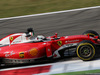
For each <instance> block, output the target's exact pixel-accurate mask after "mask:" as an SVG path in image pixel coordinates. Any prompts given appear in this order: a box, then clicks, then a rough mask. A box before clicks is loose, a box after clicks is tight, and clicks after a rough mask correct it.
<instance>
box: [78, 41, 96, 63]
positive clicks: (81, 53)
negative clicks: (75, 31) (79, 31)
mask: <svg viewBox="0 0 100 75" xmlns="http://www.w3.org/2000/svg"><path fill="white" fill-rule="evenodd" d="M76 53H77V56H78V57H79V58H80V59H82V60H83V61H89V60H92V59H93V58H94V57H95V53H96V47H95V45H94V44H93V43H92V42H91V41H88V40H84V41H82V42H80V43H79V44H78V46H77V50H76Z"/></svg>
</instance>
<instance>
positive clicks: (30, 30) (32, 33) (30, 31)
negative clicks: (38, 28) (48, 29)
mask: <svg viewBox="0 0 100 75" xmlns="http://www.w3.org/2000/svg"><path fill="white" fill-rule="evenodd" d="M31 36H34V31H33V29H32V28H28V29H27V32H26V37H31Z"/></svg>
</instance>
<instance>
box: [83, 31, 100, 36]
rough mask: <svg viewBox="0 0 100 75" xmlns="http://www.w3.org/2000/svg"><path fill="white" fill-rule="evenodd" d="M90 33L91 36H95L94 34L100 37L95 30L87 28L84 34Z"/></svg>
mask: <svg viewBox="0 0 100 75" xmlns="http://www.w3.org/2000/svg"><path fill="white" fill-rule="evenodd" d="M88 34H89V36H92V37H94V36H98V37H99V34H98V33H97V32H96V31H94V30H87V31H85V32H84V33H83V34H82V35H88Z"/></svg>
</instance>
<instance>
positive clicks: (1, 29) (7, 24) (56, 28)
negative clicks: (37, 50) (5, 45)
mask: <svg viewBox="0 0 100 75" xmlns="http://www.w3.org/2000/svg"><path fill="white" fill-rule="evenodd" d="M30 27H32V28H33V29H34V31H35V34H36V35H38V34H43V35H44V36H51V35H54V33H55V32H57V33H58V35H59V36H66V35H77V34H82V33H83V32H84V31H86V30H96V31H97V32H100V8H96V9H88V10H79V11H73V12H64V13H58V14H50V15H42V16H33V17H26V18H17V19H8V20H0V39H1V38H3V37H4V36H6V35H8V34H11V33H17V32H26V29H27V28H30Z"/></svg>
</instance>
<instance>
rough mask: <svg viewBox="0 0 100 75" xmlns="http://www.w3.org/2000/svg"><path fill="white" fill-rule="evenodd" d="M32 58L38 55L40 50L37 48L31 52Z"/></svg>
mask: <svg viewBox="0 0 100 75" xmlns="http://www.w3.org/2000/svg"><path fill="white" fill-rule="evenodd" d="M29 53H30V55H31V56H36V55H37V54H38V50H37V49H36V48H33V49H31V50H30V51H29Z"/></svg>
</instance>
